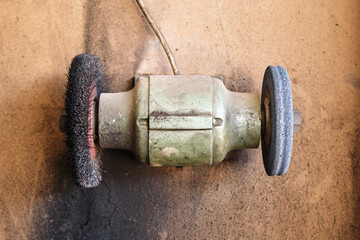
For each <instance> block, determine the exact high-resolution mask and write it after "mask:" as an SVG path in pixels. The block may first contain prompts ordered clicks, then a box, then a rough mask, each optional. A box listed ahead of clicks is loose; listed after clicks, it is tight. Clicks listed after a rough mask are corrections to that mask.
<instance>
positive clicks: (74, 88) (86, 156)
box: [65, 54, 102, 188]
mask: <svg viewBox="0 0 360 240" xmlns="http://www.w3.org/2000/svg"><path fill="white" fill-rule="evenodd" d="M101 75H102V70H101V65H100V60H99V58H98V57H96V56H94V55H87V54H82V55H77V56H76V57H75V58H74V59H73V61H72V63H71V67H70V70H69V74H68V83H67V86H66V88H67V89H66V96H65V110H66V115H67V122H66V125H65V128H66V129H65V131H66V134H67V145H68V150H69V160H70V164H71V167H72V170H73V173H74V176H75V178H76V181H77V183H78V184H79V185H80V186H82V187H87V188H88V187H96V186H97V185H99V183H100V181H101V179H102V177H101V162H100V149H99V147H98V145H97V139H96V134H97V133H96V129H97V128H96V124H97V123H96V119H97V118H96V114H97V99H98V96H99V95H100V92H101V90H102V88H101V85H100V84H101V83H100V80H101Z"/></svg>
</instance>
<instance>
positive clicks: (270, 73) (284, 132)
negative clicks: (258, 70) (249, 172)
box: [261, 66, 293, 176]
mask: <svg viewBox="0 0 360 240" xmlns="http://www.w3.org/2000/svg"><path fill="white" fill-rule="evenodd" d="M292 141H293V103H292V93H291V85H290V79H289V75H288V73H287V71H286V70H285V68H283V67H281V66H269V67H267V69H266V71H265V75H264V80H263V86H262V93H261V146H262V154H263V160H264V165H265V170H266V173H267V174H268V175H269V176H274V175H280V176H281V175H284V174H285V173H286V171H287V169H288V168H289V164H290V158H291V149H292Z"/></svg>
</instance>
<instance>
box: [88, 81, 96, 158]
mask: <svg viewBox="0 0 360 240" xmlns="http://www.w3.org/2000/svg"><path fill="white" fill-rule="evenodd" d="M96 96H97V88H96V85H95V82H92V83H91V88H90V98H89V114H88V123H89V125H88V127H89V129H88V139H89V147H90V150H89V151H90V158H91V160H92V161H93V160H94V159H95V157H96V146H95V142H94V141H95V139H94V137H95V99H96Z"/></svg>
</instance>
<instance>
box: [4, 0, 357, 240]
mask: <svg viewBox="0 0 360 240" xmlns="http://www.w3.org/2000/svg"><path fill="white" fill-rule="evenodd" d="M145 2H146V4H147V6H148V8H149V10H150V12H151V13H152V15H153V17H154V18H155V19H156V21H157V23H158V25H159V26H160V27H161V29H162V31H163V33H164V35H165V36H166V38H167V40H168V42H169V44H170V46H171V47H172V49H173V52H174V55H175V57H176V60H177V62H178V65H179V68H180V71H181V73H183V74H209V75H211V74H223V75H224V76H225V78H226V86H227V87H228V88H229V89H230V90H233V91H251V92H258V93H260V89H261V83H262V77H263V73H264V70H265V68H266V67H267V65H270V64H273V65H283V66H284V67H286V68H287V69H288V72H289V75H290V77H291V80H292V82H291V83H292V89H293V99H294V107H295V108H299V109H300V110H301V112H302V115H303V129H302V132H301V133H300V134H296V135H295V138H294V147H293V157H292V163H291V165H290V169H289V171H288V173H287V174H286V175H285V176H284V177H268V176H267V175H266V174H265V171H264V168H263V163H262V157H261V151H260V149H255V150H245V151H239V152H236V153H232V154H231V155H230V156H229V157H228V160H227V161H225V162H223V163H221V164H220V165H217V166H213V167H184V168H182V169H181V168H165V167H164V168H150V167H148V166H144V165H141V164H139V163H137V162H136V161H135V160H134V158H133V156H132V155H131V154H130V153H128V152H123V151H106V152H105V154H104V157H103V164H104V170H105V172H104V182H103V184H102V185H100V186H99V187H98V188H95V189H81V188H79V187H77V186H75V185H74V183H73V181H72V179H71V174H70V171H69V169H68V165H67V161H66V148H65V136H64V135H63V134H62V133H60V131H59V129H58V114H59V111H60V109H62V108H63V105H64V101H63V96H64V91H65V83H66V76H65V75H66V73H67V70H68V66H69V64H70V62H71V59H72V57H73V56H74V55H76V54H79V53H83V52H87V53H92V54H97V55H98V56H99V57H100V58H101V59H102V61H103V65H104V67H105V72H106V79H105V82H106V83H107V85H108V86H109V89H110V90H111V91H112V92H116V91H125V90H129V89H130V88H131V86H132V80H131V78H132V77H133V76H134V74H137V73H152V74H171V69H170V67H169V64H168V62H167V59H166V57H165V54H164V52H163V50H162V48H161V46H160V45H159V43H158V40H157V39H156V37H155V36H154V34H153V33H152V31H151V29H150V28H149V26H148V24H147V22H146V21H145V19H144V17H143V16H142V14H141V12H140V11H139V9H138V7H137V5H136V3H135V0H121V1H120V0H119V1H112V0H111V1H101V0H97V1H91V0H88V1H86V0H83V1H77V0H71V1H61V0H53V1H40V0H38V1H35V0H34V1H10V0H5V1H4V0H3V1H1V3H0V22H1V25H0V29H1V30H0V54H1V57H0V86H1V88H0V109H1V110H0V126H1V127H0V136H1V137H0V182H1V184H0V239H50V238H54V239H85V238H86V239H300V238H301V239H359V238H360V202H359V201H360V200H359V199H360V181H359V180H360V175H359V174H360V163H359V160H360V153H359V145H360V127H359V126H360V108H359V103H360V68H359V64H360V45H359V41H360V11H359V10H360V2H359V1H358V0H347V1H343V0H332V1H329V0H319V1H310V0H303V1H285V0H266V1H236V0H226V1H225V0H223V1H220V0H201V1H200V0H199V1H194V0H183V1H164V0H145Z"/></svg>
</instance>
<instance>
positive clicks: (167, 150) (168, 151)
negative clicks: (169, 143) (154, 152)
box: [161, 147, 180, 157]
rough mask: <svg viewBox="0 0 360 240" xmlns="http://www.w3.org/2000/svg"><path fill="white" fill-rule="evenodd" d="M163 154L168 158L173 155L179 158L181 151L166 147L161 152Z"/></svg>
mask: <svg viewBox="0 0 360 240" xmlns="http://www.w3.org/2000/svg"><path fill="white" fill-rule="evenodd" d="M161 153H162V154H163V155H164V156H166V157H171V155H172V154H175V155H176V156H179V153H180V151H179V150H178V149H176V148H173V147H166V148H163V149H162V150H161Z"/></svg>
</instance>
